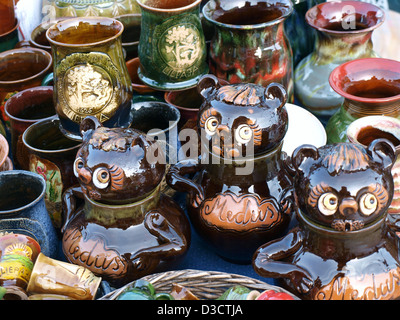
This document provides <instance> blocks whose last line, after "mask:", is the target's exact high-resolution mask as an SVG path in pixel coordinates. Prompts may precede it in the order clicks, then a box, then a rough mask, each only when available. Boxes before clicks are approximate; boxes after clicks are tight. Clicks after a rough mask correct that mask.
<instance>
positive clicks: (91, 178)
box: [62, 117, 190, 285]
mask: <svg viewBox="0 0 400 320" xmlns="http://www.w3.org/2000/svg"><path fill="white" fill-rule="evenodd" d="M81 130H82V132H83V144H82V147H81V148H80V149H79V151H78V153H77V156H76V160H75V163H74V172H75V175H76V177H77V178H78V181H79V183H80V188H79V187H78V188H76V187H75V188H74V187H73V188H69V189H68V190H67V191H66V192H65V193H64V196H63V205H64V208H65V209H66V210H65V213H66V217H65V224H64V227H63V229H62V232H63V239H62V247H63V251H64V254H65V256H66V258H67V259H68V260H69V262H71V263H74V264H78V265H81V266H83V267H86V268H88V269H89V270H91V271H92V272H93V273H94V274H96V275H97V276H100V277H102V278H103V279H105V280H107V281H109V282H110V283H112V284H115V285H121V284H124V283H128V282H130V281H133V280H135V279H137V278H140V277H142V276H144V275H147V274H150V273H153V272H155V271H156V270H161V269H162V268H164V267H167V266H171V265H172V264H173V262H175V261H177V260H179V258H180V257H182V256H183V255H184V254H185V253H186V251H187V249H188V246H189V243H190V229H189V222H188V220H187V218H186V217H185V215H184V212H183V211H182V209H181V208H180V207H179V206H178V204H176V203H175V202H174V201H173V200H172V199H171V198H169V197H167V196H165V195H164V194H162V193H161V192H160V182H161V180H162V178H163V176H164V173H165V163H162V162H161V161H156V160H159V159H161V160H162V157H158V158H156V159H155V158H152V154H153V153H155V154H157V153H161V148H158V143H157V142H155V141H152V140H148V139H147V138H146V137H145V135H144V134H143V133H141V132H139V131H136V130H134V129H123V128H105V127H102V126H101V125H100V122H98V121H97V120H96V118H95V117H88V118H86V119H85V120H84V121H83V122H82V125H81ZM161 156H162V154H161ZM82 200H83V205H80V204H79V202H78V201H81V202H82ZM99 235H101V236H99Z"/></svg>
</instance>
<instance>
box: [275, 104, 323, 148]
mask: <svg viewBox="0 0 400 320" xmlns="http://www.w3.org/2000/svg"><path fill="white" fill-rule="evenodd" d="M286 110H287V112H288V115H289V127H288V131H287V132H286V136H285V138H284V139H283V147H282V150H283V151H285V152H286V153H287V155H288V156H291V155H292V153H293V151H294V149H296V148H297V147H298V146H300V145H302V144H312V145H314V146H316V147H317V148H319V147H322V146H323V145H325V144H326V141H327V136H326V132H325V128H324V126H323V125H322V123H321V122H320V121H319V120H318V118H317V117H316V116H314V115H313V114H312V113H311V112H309V111H307V110H306V109H304V108H302V107H299V106H296V105H294V104H291V103H287V104H286Z"/></svg>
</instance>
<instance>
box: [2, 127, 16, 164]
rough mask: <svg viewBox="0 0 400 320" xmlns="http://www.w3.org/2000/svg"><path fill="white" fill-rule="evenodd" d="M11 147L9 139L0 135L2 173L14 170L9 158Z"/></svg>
mask: <svg viewBox="0 0 400 320" xmlns="http://www.w3.org/2000/svg"><path fill="white" fill-rule="evenodd" d="M9 149H10V148H9V145H8V141H7V139H6V138H5V137H4V136H3V135H0V171H7V170H13V168H14V165H13V163H12V161H11V159H10V157H9V156H8V152H9Z"/></svg>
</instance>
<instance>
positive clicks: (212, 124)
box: [204, 116, 219, 136]
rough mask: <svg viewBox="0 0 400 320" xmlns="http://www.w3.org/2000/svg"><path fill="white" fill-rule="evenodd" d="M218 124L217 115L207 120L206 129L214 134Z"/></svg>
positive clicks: (209, 133) (208, 132) (210, 133)
mask: <svg viewBox="0 0 400 320" xmlns="http://www.w3.org/2000/svg"><path fill="white" fill-rule="evenodd" d="M218 125H219V121H218V119H217V118H216V117H214V116H212V117H209V118H208V119H207V120H206V124H205V126H204V129H205V130H206V133H207V134H208V135H210V136H212V135H213V134H215V132H216V131H217V128H218Z"/></svg>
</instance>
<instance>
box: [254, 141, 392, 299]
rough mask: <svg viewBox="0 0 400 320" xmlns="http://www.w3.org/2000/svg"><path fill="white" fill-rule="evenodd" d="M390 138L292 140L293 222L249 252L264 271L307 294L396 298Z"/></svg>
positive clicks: (302, 295) (311, 296)
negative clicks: (314, 142)
mask: <svg viewBox="0 0 400 320" xmlns="http://www.w3.org/2000/svg"><path fill="white" fill-rule="evenodd" d="M395 158H396V157H395V149H394V147H393V145H392V144H391V143H390V142H389V141H388V140H384V139H377V140H374V141H372V142H371V144H369V146H368V147H364V146H361V145H358V144H351V143H339V144H335V145H327V146H324V147H320V148H318V149H317V148H315V147H314V146H311V145H303V146H300V147H298V148H297V149H296V150H295V151H294V153H293V156H292V164H293V168H295V170H296V175H295V178H294V190H295V191H294V194H295V199H296V205H295V207H296V211H297V220H298V225H297V226H295V227H294V228H293V229H292V230H291V231H290V232H289V233H288V234H287V235H286V236H284V237H282V238H280V239H276V240H273V241H270V242H267V243H266V244H264V245H263V246H261V247H260V248H259V249H258V250H257V252H256V253H255V255H254V259H253V266H254V268H255V270H256V271H257V272H258V273H259V274H260V275H262V276H265V277H269V278H278V279H279V280H280V281H282V286H284V287H285V288H287V289H288V290H290V291H292V292H293V293H295V294H296V296H298V297H300V298H302V299H307V300H388V299H398V298H399V297H400V285H399V281H398V279H399V276H400V261H399V247H398V240H397V238H396V235H395V230H396V229H397V230H398V227H397V228H396V224H394V223H393V221H389V219H388V213H387V209H388V207H389V205H390V203H391V200H392V197H393V178H392V175H391V167H392V165H393V163H394V161H395Z"/></svg>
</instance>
